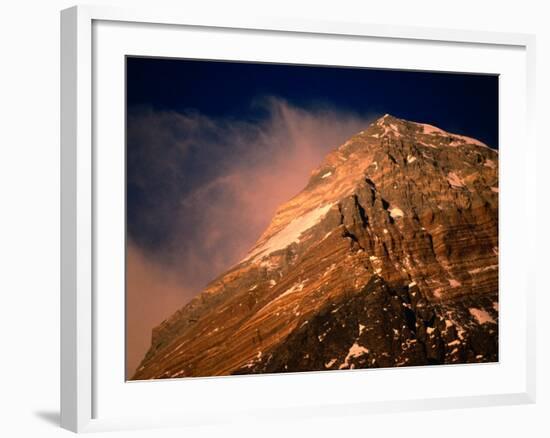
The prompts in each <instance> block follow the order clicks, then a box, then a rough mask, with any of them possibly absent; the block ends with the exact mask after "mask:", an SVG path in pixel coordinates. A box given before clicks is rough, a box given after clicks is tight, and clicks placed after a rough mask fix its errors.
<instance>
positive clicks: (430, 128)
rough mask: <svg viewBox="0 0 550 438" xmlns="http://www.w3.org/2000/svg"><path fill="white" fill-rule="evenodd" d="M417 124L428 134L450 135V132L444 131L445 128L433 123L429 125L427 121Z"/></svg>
mask: <svg viewBox="0 0 550 438" xmlns="http://www.w3.org/2000/svg"><path fill="white" fill-rule="evenodd" d="M417 125H418V126H420V127H422V132H423V133H424V134H427V135H432V134H439V135H448V132H446V131H443V129H440V128H438V127H436V126H433V125H428V124H427V123H417Z"/></svg>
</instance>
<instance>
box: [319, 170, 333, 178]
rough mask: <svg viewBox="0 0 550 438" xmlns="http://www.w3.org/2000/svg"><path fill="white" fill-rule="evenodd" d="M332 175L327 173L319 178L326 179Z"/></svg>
mask: <svg viewBox="0 0 550 438" xmlns="http://www.w3.org/2000/svg"><path fill="white" fill-rule="evenodd" d="M331 175H332V172H327V173H325V174H324V175H323V176H321V179H325V178H328V177H329V176H331Z"/></svg>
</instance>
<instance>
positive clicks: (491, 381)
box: [61, 6, 535, 431]
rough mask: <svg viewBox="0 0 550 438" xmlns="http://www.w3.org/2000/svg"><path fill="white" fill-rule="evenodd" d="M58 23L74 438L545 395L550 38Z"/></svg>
mask: <svg viewBox="0 0 550 438" xmlns="http://www.w3.org/2000/svg"><path fill="white" fill-rule="evenodd" d="M61 26H62V27H61V53H62V57H61V58H62V59H61V63H62V65H61V75H62V78H61V79H62V82H61V84H62V96H61V103H62V114H61V116H62V157H61V160H62V163H61V164H62V166H61V167H62V175H61V178H62V179H61V190H62V194H61V195H62V211H61V216H62V242H61V246H62V272H61V280H62V290H61V295H62V321H61V324H62V329H61V345H62V361H61V362H62V370H61V374H62V388H61V395H62V408H61V423H62V426H63V427H65V428H67V429H70V430H73V431H98V430H111V429H118V428H146V427H159V426H174V425H182V426H184V425H193V424H208V423H220V422H226V421H235V420H237V421H238V420H239V419H240V418H243V419H244V418H250V417H251V416H252V417H255V418H260V419H262V418H264V419H273V418H285V417H286V418H290V417H293V418H296V417H311V416H315V415H324V416H326V415H333V416H338V415H343V414H347V415H349V414H355V415H362V414H367V413H369V412H380V411H399V410H411V409H436V408H437V409H440V408H446V407H449V408H450V407H466V406H485V405H498V404H512V403H529V402H533V401H534V397H535V394H534V388H535V374H534V362H535V361H534V353H535V352H534V339H533V338H534V308H533V307H534V272H532V269H533V268H532V264H531V263H530V260H529V259H528V258H526V257H525V254H529V253H531V252H530V250H529V248H530V247H531V246H532V245H533V244H534V240H535V217H534V213H533V210H532V209H531V208H530V205H533V203H534V202H535V201H534V193H535V190H534V185H535V176H534V169H535V166H534V163H533V160H534V155H535V154H534V149H535V144H534V141H533V130H532V119H533V114H532V111H533V95H534V78H533V74H534V70H533V63H534V37H532V36H530V35H516V34H499V33H488V32H472V31H468V32H466V31H457V30H448V29H422V28H414V27H407V28H404V27H388V26H377V25H372V24H366V23H335V22H308V21H306V20H300V21H296V20H275V19H263V20H258V19H257V18H255V17H254V18H244V17H243V19H242V20H241V21H239V22H227V21H224V20H223V19H222V18H216V17H214V16H209V17H203V16H193V14H192V13H191V14H189V13H188V12H187V11H186V12H185V14H183V15H182V14H181V13H180V14H179V15H178V13H165V12H160V11H156V10H151V11H135V10H132V11H127V10H122V9H110V8H104V7H100V8H96V7H80V6H79V7H74V8H70V9H67V10H64V11H63V12H62V14H61ZM518 200H519V201H518ZM518 205H520V206H521V208H518ZM526 224H527V225H528V227H527V228H526ZM518 229H521V230H522V232H521V233H518V232H517V230H518ZM289 394H292V396H291V397H289Z"/></svg>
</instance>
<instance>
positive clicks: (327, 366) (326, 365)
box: [325, 359, 338, 368]
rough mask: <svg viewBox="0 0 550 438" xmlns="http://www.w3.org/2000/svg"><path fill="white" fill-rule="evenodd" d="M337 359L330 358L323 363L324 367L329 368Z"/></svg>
mask: <svg viewBox="0 0 550 438" xmlns="http://www.w3.org/2000/svg"><path fill="white" fill-rule="evenodd" d="M337 360H338V359H331V360H329V361H328V362H327V363H326V364H325V368H330V367H331V366H332V365H334V364H335V363H336V361H337Z"/></svg>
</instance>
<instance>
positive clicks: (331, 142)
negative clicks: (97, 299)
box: [127, 98, 373, 355]
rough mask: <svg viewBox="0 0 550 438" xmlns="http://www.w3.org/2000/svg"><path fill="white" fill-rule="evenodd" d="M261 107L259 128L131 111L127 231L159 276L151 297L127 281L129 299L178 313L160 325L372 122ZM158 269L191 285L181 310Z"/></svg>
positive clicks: (153, 275) (267, 102)
mask: <svg viewBox="0 0 550 438" xmlns="http://www.w3.org/2000/svg"><path fill="white" fill-rule="evenodd" d="M254 105H255V109H256V110H257V113H258V114H261V115H262V116H261V117H258V118H257V120H243V119H235V118H211V117H206V116H204V115H201V114H199V113H196V112H184V113H176V112H168V111H153V110H151V109H146V108H141V109H134V110H132V111H130V114H129V118H128V151H127V157H128V168H127V174H128V193H129V202H128V232H129V236H130V239H131V241H132V242H133V245H134V246H135V248H134V249H133V251H137V250H138V249H139V251H140V252H139V254H140V257H141V258H139V259H137V260H139V261H140V263H145V261H146V262H147V264H148V266H149V267H152V266H154V267H156V268H154V269H153V268H151V269H150V270H149V271H148V272H150V276H149V277H148V278H149V279H151V281H149V283H148V290H147V291H144V287H143V286H142V285H141V286H139V290H137V291H134V290H133V289H132V288H131V287H130V282H129V286H128V291H127V293H128V295H129V297H132V296H133V295H134V294H135V295H138V294H139V297H140V298H139V299H140V301H142V302H143V309H152V308H153V307H155V306H160V304H159V303H160V302H162V303H166V304H167V305H170V306H173V307H171V311H169V310H170V309H168V308H166V309H163V310H162V311H159V312H157V313H158V315H157V317H158V318H160V314H163V315H164V316H163V317H162V318H164V317H165V316H166V313H167V312H168V313H172V312H174V311H175V310H176V309H177V308H179V307H181V306H182V305H183V304H184V303H185V302H186V301H187V300H188V299H189V297H190V296H192V295H193V294H195V293H198V292H200V290H201V289H202V288H203V287H204V286H205V285H206V284H207V283H208V282H209V281H211V280H212V279H214V278H215V277H216V276H218V275H219V274H221V273H223V272H224V271H225V270H227V269H228V268H229V267H231V266H232V265H233V264H235V263H236V262H238V261H239V260H241V259H242V258H243V257H244V256H245V254H246V253H247V251H248V250H249V249H250V248H251V247H252V245H253V244H254V243H255V241H256V240H257V238H258V237H259V236H260V234H261V233H262V232H263V231H264V230H265V228H266V227H267V226H268V224H269V221H270V219H271V218H272V217H273V214H274V212H275V210H276V208H277V207H278V206H279V205H281V204H282V203H283V202H285V201H287V200H288V199H290V198H291V197H292V196H294V195H296V194H297V193H299V192H300V190H301V189H302V188H304V187H305V185H306V184H307V181H308V178H309V175H310V173H311V171H312V170H313V169H315V168H316V167H317V166H318V165H319V164H320V163H321V162H322V160H323V158H324V156H325V155H326V154H327V153H328V152H329V151H330V150H332V149H334V148H335V147H337V146H339V145H340V144H342V143H343V142H344V141H345V140H346V139H347V138H349V137H350V136H351V135H353V134H355V133H357V132H359V131H361V130H363V129H365V128H366V126H367V125H368V124H369V123H370V121H371V120H372V119H373V117H369V116H368V115H367V116H364V115H357V114H354V113H349V112H344V111H338V110H335V109H331V108H329V107H326V106H323V105H322V104H319V103H317V104H316V105H315V107H312V108H299V107H296V106H293V105H290V104H289V103H287V102H285V101H283V100H280V99H276V98H268V99H263V100H260V101H258V102H255V103H254ZM134 256H135V255H134ZM159 267H162V268H161V271H162V272H163V273H164V274H163V275H166V279H170V282H173V284H179V285H180V287H183V286H185V292H182V293H181V294H180V295H178V296H181V297H183V298H182V299H181V302H180V303H179V305H178V304H177V303H176V304H175V305H174V303H173V302H172V298H171V297H172V294H173V289H172V287H167V286H166V284H165V283H163V282H161V285H160V286H159V287H157V286H155V284H154V281H153V280H155V279H158V278H159V276H158V275H157V274H158V271H157V268H159ZM170 284H172V283H170ZM165 294H167V295H166V296H167V297H169V298H167V299H165V297H164V295H165ZM132 299H133V298H132ZM158 318H157V319H158ZM147 321H152V320H151V318H148V319H147ZM158 322H160V319H159V321H158ZM144 324H145V322H144ZM152 325H155V324H152ZM129 335H130V336H131V337H132V336H134V334H133V333H132V332H129ZM147 337H148V339H150V330H149V332H148V334H147ZM142 344H143V342H140V345H142ZM140 348H142V347H140ZM144 352H145V351H143V353H144ZM143 353H141V355H143Z"/></svg>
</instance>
